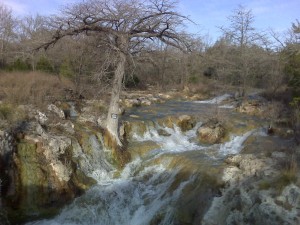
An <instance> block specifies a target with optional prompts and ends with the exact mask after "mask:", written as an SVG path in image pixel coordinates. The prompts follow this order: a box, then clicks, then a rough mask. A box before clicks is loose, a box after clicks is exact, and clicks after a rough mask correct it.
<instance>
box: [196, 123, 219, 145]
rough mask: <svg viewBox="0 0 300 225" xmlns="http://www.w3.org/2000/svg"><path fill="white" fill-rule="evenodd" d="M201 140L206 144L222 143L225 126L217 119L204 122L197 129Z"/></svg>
mask: <svg viewBox="0 0 300 225" xmlns="http://www.w3.org/2000/svg"><path fill="white" fill-rule="evenodd" d="M197 133H198V138H199V140H200V142H202V143H206V144H215V143H220V142H221V140H222V138H224V137H225V128H224V126H223V125H222V124H221V123H220V122H219V121H218V120H216V119H211V120H209V121H208V122H206V123H204V124H203V125H202V126H201V127H200V128H199V129H198V131H197Z"/></svg>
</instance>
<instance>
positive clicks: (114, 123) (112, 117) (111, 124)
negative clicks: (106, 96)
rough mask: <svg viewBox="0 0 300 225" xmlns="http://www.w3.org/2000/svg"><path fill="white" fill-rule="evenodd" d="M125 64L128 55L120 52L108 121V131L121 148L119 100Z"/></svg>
mask: <svg viewBox="0 0 300 225" xmlns="http://www.w3.org/2000/svg"><path fill="white" fill-rule="evenodd" d="M125 63H126V55H125V53H124V52H122V51H120V54H119V61H118V64H117V68H116V70H115V74H114V81H113V86H112V93H111V100H110V105H109V109H108V115H107V120H106V129H107V130H108V132H109V133H110V135H111V136H112V137H113V138H114V139H115V141H116V143H117V144H118V145H119V146H122V143H121V141H120V138H119V99H120V93H121V91H122V80H123V77H124V72H125Z"/></svg>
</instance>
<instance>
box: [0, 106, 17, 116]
mask: <svg viewBox="0 0 300 225" xmlns="http://www.w3.org/2000/svg"><path fill="white" fill-rule="evenodd" d="M13 113H14V111H13V108H12V107H11V106H10V105H7V104H0V119H3V120H8V119H10V118H12V115H13Z"/></svg>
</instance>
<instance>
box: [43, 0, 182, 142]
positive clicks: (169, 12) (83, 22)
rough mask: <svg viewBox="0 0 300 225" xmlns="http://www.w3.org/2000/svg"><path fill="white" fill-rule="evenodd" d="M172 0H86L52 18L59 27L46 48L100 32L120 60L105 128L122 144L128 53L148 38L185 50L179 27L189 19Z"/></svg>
mask: <svg viewBox="0 0 300 225" xmlns="http://www.w3.org/2000/svg"><path fill="white" fill-rule="evenodd" d="M174 6H176V2H174V1H171V0H150V1H142V0H110V1H108V0H87V1H84V2H82V3H76V4H73V5H70V6H67V7H66V8H65V9H64V10H62V13H61V15H58V16H55V17H53V18H52V21H51V24H52V26H53V27H54V28H55V29H56V32H55V34H54V35H53V37H52V39H51V40H50V41H48V42H47V43H45V44H44V45H43V46H42V47H44V48H45V49H47V48H48V47H49V46H50V45H52V44H55V43H56V42H57V41H58V40H59V39H61V38H63V37H65V36H73V35H78V34H81V33H84V34H86V35H92V34H97V35H99V37H100V38H101V42H102V43H105V45H106V46H108V47H109V48H110V49H112V50H114V52H115V57H116V59H117V62H116V66H115V71H114V79H113V85H112V92H111V101H110V105H109V110H108V115H107V122H106V129H107V130H108V132H109V133H110V135H111V136H112V137H113V138H114V140H115V141H116V143H117V144H118V145H119V146H121V145H122V143H121V142H120V139H119V135H118V112H119V98H120V92H121V89H122V79H123V77H124V71H125V63H126V58H127V55H129V54H130V53H131V52H132V51H134V50H135V49H138V48H139V45H140V44H142V43H145V42H147V41H148V40H150V41H151V40H153V39H158V40H160V41H161V42H164V43H166V44H168V45H171V46H174V47H176V48H179V49H182V50H185V49H186V48H185V42H184V39H183V38H182V36H181V35H180V33H179V32H178V27H180V25H181V24H182V23H183V21H184V20H186V19H187V18H186V17H185V16H182V15H181V14H179V13H177V12H176V11H175V8H174Z"/></svg>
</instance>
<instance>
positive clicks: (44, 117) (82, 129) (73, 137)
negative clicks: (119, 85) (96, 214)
mask: <svg viewBox="0 0 300 225" xmlns="http://www.w3.org/2000/svg"><path fill="white" fill-rule="evenodd" d="M93 104H94V103H93ZM23 108H24V110H25V111H26V112H27V114H28V120H26V121H24V122H22V123H20V124H16V125H15V127H12V128H11V129H10V130H9V131H0V180H1V197H0V201H1V202H0V203H2V206H3V207H4V208H5V211H6V212H8V214H7V215H6V214H5V215H4V214H3V215H2V211H1V212H0V218H1V222H2V221H5V220H4V219H5V218H6V216H7V218H8V220H9V221H10V222H11V223H13V224H18V223H24V222H25V221H26V220H31V219H38V218H40V217H45V216H49V215H52V214H55V213H57V212H58V209H59V208H60V207H61V206H63V205H64V204H66V203H68V202H70V201H71V200H73V199H74V197H76V196H78V195H80V194H82V193H83V192H84V191H85V190H87V189H88V188H90V187H91V186H92V185H94V184H95V183H96V181H95V179H98V177H97V174H94V173H93V172H94V171H95V170H97V168H99V169H100V170H101V171H102V170H103V171H106V172H107V173H108V172H109V171H110V170H112V167H111V164H110V162H107V161H106V159H108V158H110V157H111V163H118V162H117V160H115V159H113V155H110V154H109V153H105V152H104V150H103V148H104V147H103V144H102V139H103V134H102V131H101V129H100V128H98V129H96V128H94V127H95V126H94V125H95V124H97V121H93V123H92V124H93V125H92V126H90V123H88V124H84V123H81V122H80V121H79V123H81V124H78V122H77V121H76V120H70V119H69V118H66V117H65V116H63V113H64V112H63V110H61V109H60V108H59V107H57V106H55V105H54V104H53V105H51V107H49V108H48V110H46V111H45V112H42V111H39V110H36V109H34V107H25V106H24V107H23ZM94 108H95V107H94ZM97 108H100V107H97ZM91 114H92V113H91ZM109 152H110V151H109ZM2 181H3V182H2ZM2 206H1V207H2ZM2 218H3V220H2ZM1 222H0V223H1Z"/></svg>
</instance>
